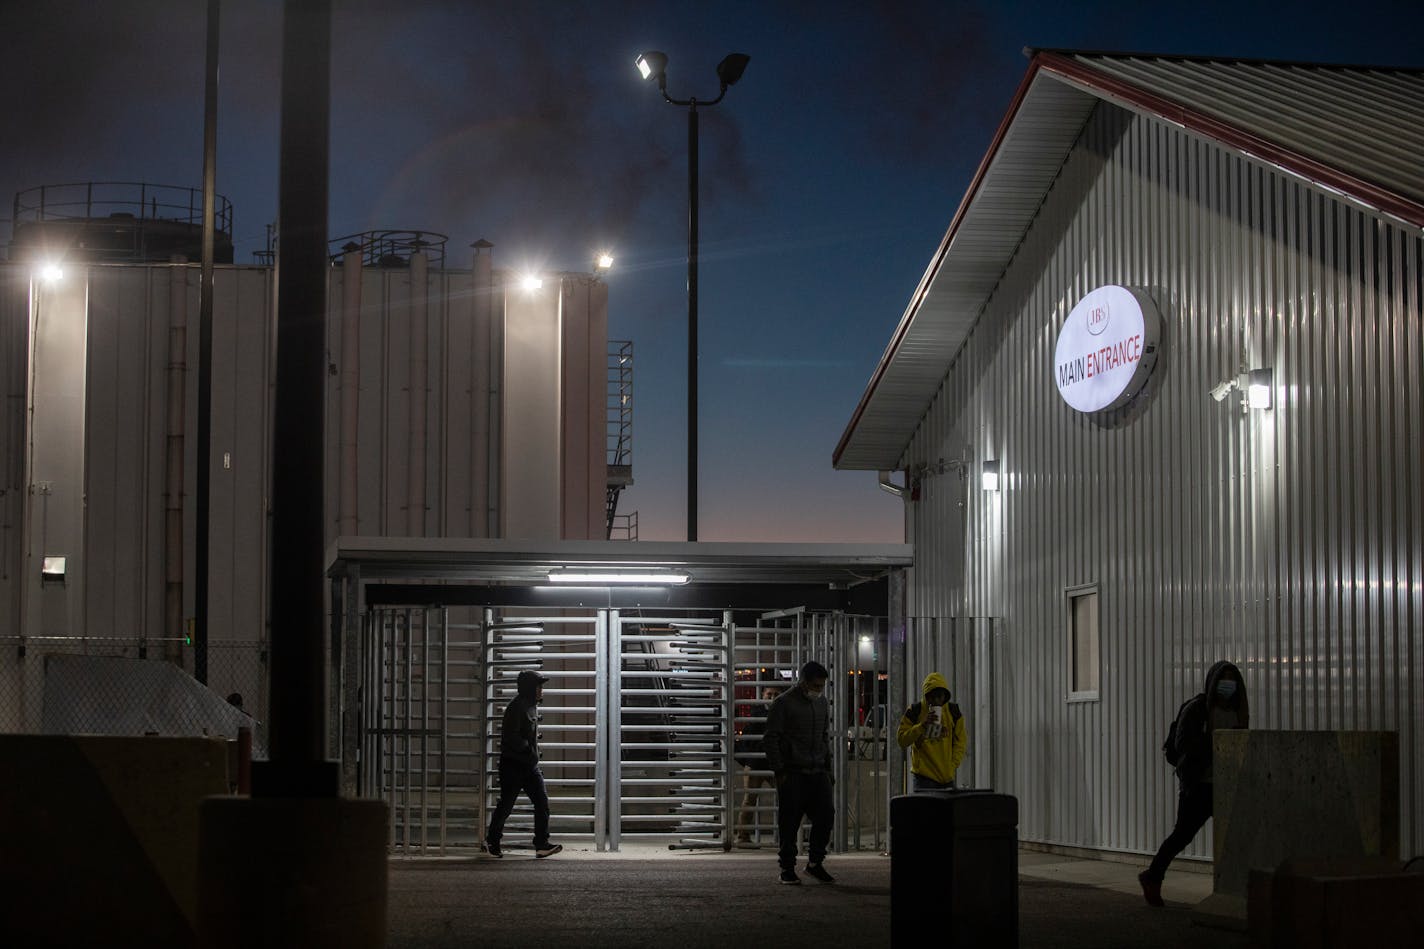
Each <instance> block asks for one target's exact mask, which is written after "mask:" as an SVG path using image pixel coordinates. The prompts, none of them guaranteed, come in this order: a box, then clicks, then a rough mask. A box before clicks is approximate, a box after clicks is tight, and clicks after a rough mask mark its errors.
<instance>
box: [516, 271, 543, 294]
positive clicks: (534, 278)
mask: <svg viewBox="0 0 1424 949" xmlns="http://www.w3.org/2000/svg"><path fill="white" fill-rule="evenodd" d="M519 285H520V286H521V287H523V288H524V289H525V290H530V291H533V290H538V289H539V288H541V287H543V286H544V278H543V277H541V276H539V275H538V274H536V273H529V274H525V275H524V276H522V277H520V278H519Z"/></svg>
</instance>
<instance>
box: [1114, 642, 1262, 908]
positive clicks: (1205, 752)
mask: <svg viewBox="0 0 1424 949" xmlns="http://www.w3.org/2000/svg"><path fill="white" fill-rule="evenodd" d="M1250 724H1251V705H1250V703H1249V702H1248V701H1247V698H1246V683H1245V681H1244V680H1243V679H1242V678H1241V670H1240V669H1238V668H1236V666H1235V665H1233V664H1232V663H1230V662H1226V661H1224V660H1223V661H1221V662H1217V663H1216V664H1215V665H1213V666H1212V667H1211V668H1210V669H1209V670H1207V674H1206V687H1205V688H1204V689H1203V690H1202V691H1201V692H1200V693H1198V694H1197V695H1194V696H1192V697H1191V698H1190V699H1187V701H1185V702H1183V703H1182V706H1181V707H1180V708H1179V709H1177V717H1176V718H1175V719H1174V720H1173V721H1172V724H1171V726H1170V727H1169V728H1168V729H1167V740H1166V741H1165V742H1163V743H1162V754H1163V756H1164V757H1165V758H1166V759H1167V763H1168V764H1170V765H1172V766H1173V767H1175V768H1176V771H1177V782H1178V785H1179V790H1178V794H1177V822H1176V824H1175V825H1174V826H1173V827H1172V832H1171V833H1170V834H1168V835H1167V839H1166V840H1164V841H1162V846H1161V847H1159V848H1157V855H1156V856H1155V857H1153V858H1152V864H1151V865H1150V866H1149V867H1148V868H1147V869H1146V870H1143V871H1142V872H1141V873H1139V874H1138V875H1137V881H1138V883H1140V884H1141V885H1142V897H1143V899H1145V900H1146V901H1147V905H1148V906H1162V905H1163V903H1162V880H1163V878H1165V877H1166V875H1167V866H1168V865H1169V864H1170V863H1171V862H1172V860H1173V859H1175V858H1176V856H1177V854H1179V853H1181V852H1182V851H1183V850H1185V849H1186V847H1187V844H1189V843H1191V842H1192V838H1193V837H1195V836H1196V835H1197V831H1199V830H1201V829H1202V827H1204V826H1206V822H1207V819H1208V818H1209V817H1211V812H1212V778H1211V735H1212V732H1214V731H1216V730H1217V729H1218V728H1249V727H1250Z"/></svg>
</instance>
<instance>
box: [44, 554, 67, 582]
mask: <svg viewBox="0 0 1424 949" xmlns="http://www.w3.org/2000/svg"><path fill="white" fill-rule="evenodd" d="M65 564H66V561H65V558H63V557H46V558H44V560H43V561H42V562H41V564H40V582H41V583H63V582H64V574H65Z"/></svg>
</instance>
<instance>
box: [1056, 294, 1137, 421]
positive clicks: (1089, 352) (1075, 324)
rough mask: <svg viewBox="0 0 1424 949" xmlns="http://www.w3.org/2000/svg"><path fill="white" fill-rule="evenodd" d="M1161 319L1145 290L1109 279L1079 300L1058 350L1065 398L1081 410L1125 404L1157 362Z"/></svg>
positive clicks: (1062, 332) (1060, 336)
mask: <svg viewBox="0 0 1424 949" xmlns="http://www.w3.org/2000/svg"><path fill="white" fill-rule="evenodd" d="M1161 325H1162V318H1161V316H1160V315H1159V314H1158V312H1157V306H1156V304H1154V303H1153V302H1152V298H1151V297H1149V296H1148V295H1147V294H1145V293H1143V292H1142V291H1140V290H1133V289H1130V288H1128V287H1119V286H1115V285H1113V284H1108V285H1106V286H1102V287H1098V288H1097V289H1096V290H1094V291H1092V292H1091V293H1089V294H1088V295H1087V296H1085V297H1083V299H1081V300H1079V301H1078V305H1077V306H1075V307H1073V311H1072V312H1071V313H1069V314H1068V318H1067V319H1066V320H1064V321H1063V328H1062V329H1060V330H1059V331H1058V347H1057V349H1056V350H1055V351H1054V354H1053V379H1054V382H1055V383H1057V385H1058V394H1059V395H1061V396H1063V401H1064V402H1067V403H1068V404H1069V405H1071V406H1072V407H1073V408H1075V409H1077V410H1078V411H1079V412H1103V411H1107V410H1110V409H1116V408H1121V407H1122V406H1124V405H1126V404H1127V403H1128V402H1129V401H1130V400H1131V399H1132V397H1133V396H1134V395H1136V394H1137V393H1138V392H1139V391H1140V390H1141V389H1142V387H1143V385H1145V384H1146V382H1147V379H1148V377H1149V376H1151V375H1152V368H1153V366H1155V365H1156V364H1157V340H1158V336H1159V335H1160V333H1161Z"/></svg>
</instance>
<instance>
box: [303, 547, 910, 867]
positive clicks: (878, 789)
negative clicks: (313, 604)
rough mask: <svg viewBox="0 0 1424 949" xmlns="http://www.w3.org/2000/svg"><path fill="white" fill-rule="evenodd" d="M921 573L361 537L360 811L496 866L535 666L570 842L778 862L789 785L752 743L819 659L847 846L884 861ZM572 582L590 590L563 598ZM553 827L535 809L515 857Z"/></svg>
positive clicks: (335, 652)
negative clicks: (499, 825) (513, 726)
mask: <svg viewBox="0 0 1424 949" xmlns="http://www.w3.org/2000/svg"><path fill="white" fill-rule="evenodd" d="M912 559H913V558H912V551H911V549H910V548H909V547H908V546H906V545H900V544H892V545H860V544H856V545H848V544H708V543H700V544H685V543H664V542H639V543H621V542H616V541H558V542H548V543H538V542H520V541H501V540H471V539H413V540H401V539H396V538H341V539H339V540H338V541H337V543H336V545H335V546H334V547H333V549H332V551H331V553H330V555H329V564H328V575H329V576H330V578H331V584H332V587H331V604H332V612H331V616H332V628H331V642H332V648H331V652H330V655H331V667H330V676H331V682H332V689H331V690H330V694H331V696H332V705H331V708H330V713H329V721H330V722H331V723H332V725H333V730H332V733H331V736H330V737H331V745H332V754H333V756H334V757H338V758H339V759H340V760H341V762H342V768H343V772H342V774H343V783H344V787H345V789H346V793H349V794H360V795H363V796H372V797H380V798H382V799H384V800H385V801H387V803H388V804H389V805H390V808H391V816H392V819H391V829H390V837H389V842H390V847H391V849H392V852H393V853H399V854H407V855H411V854H421V853H431V852H448V851H450V850H451V849H452V848H453V849H457V850H458V849H459V848H464V849H465V850H466V851H467V852H470V851H474V850H475V849H477V848H478V847H479V845H480V843H481V842H482V839H483V836H484V833H483V832H484V828H485V827H486V826H487V824H488V817H489V812H490V811H491V810H492V808H493V807H494V803H495V800H496V798H497V796H498V787H497V783H498V749H499V728H500V719H501V717H502V713H503V711H504V708H505V706H506V705H507V703H508V702H509V700H510V698H511V697H512V696H513V693H514V680H515V677H516V676H517V675H518V674H519V672H520V671H522V670H525V669H535V670H538V671H539V672H541V673H542V674H544V675H546V676H548V677H549V678H550V682H549V683H548V685H547V686H546V687H545V691H544V701H543V703H542V705H541V714H542V721H541V726H540V731H541V740H540V746H541V750H542V753H543V761H542V763H541V767H542V769H543V772H544V776H545V779H546V782H547V783H548V786H549V792H550V797H551V799H552V806H553V820H552V829H553V833H554V835H555V836H556V838H557V839H559V840H560V841H563V842H573V843H578V842H583V843H584V844H585V846H588V847H591V848H592V849H594V850H595V851H603V850H609V851H611V850H617V849H619V847H620V846H622V845H624V844H625V843H633V842H640V843H650V844H654V845H656V846H660V847H661V846H666V847H669V848H671V849H673V850H681V849H686V850H694V849H702V848H709V849H716V848H723V849H730V848H733V847H741V846H745V847H751V848H755V847H760V846H773V845H774V838H775V819H774V815H775V796H774V790H773V788H772V785H771V782H770V781H769V778H770V772H769V771H768V770H767V769H766V767H765V758H764V755H763V754H762V753H761V752H760V751H758V750H755V749H752V748H748V746H747V743H746V742H743V743H742V744H741V746H740V747H739V745H738V741H737V739H738V738H739V737H743V736H744V735H749V734H752V733H755V732H756V731H757V730H758V725H759V719H761V718H762V717H764V715H765V711H766V707H767V705H768V704H769V702H770V700H771V696H772V695H773V694H774V693H773V692H772V691H769V690H775V689H779V688H786V687H790V686H791V685H793V684H794V682H795V680H796V676H797V673H798V671H799V669H800V668H801V666H802V665H803V664H804V663H805V662H806V661H807V660H810V659H815V660H816V661H818V662H821V663H822V664H824V665H825V666H826V667H827V668H828V669H829V670H830V671H831V675H832V680H831V688H829V689H828V690H827V695H828V697H829V699H830V702H831V710H832V725H831V727H832V729H833V731H832V750H833V753H834V765H835V769H836V779H837V780H836V794H837V820H836V827H835V831H834V836H833V838H832V846H833V847H834V848H835V849H836V850H838V851H846V850H851V849H876V850H883V849H884V848H885V847H886V845H887V843H888V841H887V834H886V823H887V821H886V815H887V812H888V805H889V798H890V793H891V789H892V787H899V786H900V784H901V778H902V776H901V774H900V763H901V758H900V756H899V755H898V753H889V754H887V749H888V747H889V735H888V734H887V730H886V727H885V726H886V724H887V721H886V718H887V716H886V709H887V708H894V707H895V706H896V705H897V704H898V703H899V700H900V696H901V695H902V694H903V693H904V691H905V689H904V686H903V684H901V683H898V682H897V681H896V676H895V675H894V674H892V672H891V669H892V667H894V666H895V661H894V658H895V657H897V656H898V657H900V658H901V659H903V657H904V654H905V650H904V644H905V640H904V635H903V632H904V619H903V616H902V615H901V610H900V607H899V606H898V604H900V603H902V602H903V590H904V584H903V577H902V571H903V570H904V569H906V568H907V567H909V565H910V564H911V562H912ZM571 568H576V569H574V570H572V571H571ZM570 572H575V573H577V574H578V575H579V580H578V585H576V586H575V585H570V584H568V583H558V584H555V583H553V582H552V581H554V580H567V577H566V574H568V573H570ZM622 575H633V576H636V577H638V578H640V579H639V580H637V581H636V584H635V585H631V584H630V585H622V584H621V583H620V581H622V580H623V579H624V577H623V576H622ZM649 577H652V578H653V580H651V581H650V580H649V579H648V578H649ZM670 577H675V578H676V580H677V581H679V583H678V585H672V584H668V585H662V586H658V585H651V584H653V583H655V582H656V581H657V580H659V579H668V578H670ZM891 630H899V631H900V632H899V633H898V634H895V635H892V633H891ZM897 751H898V749H897ZM738 759H741V760H740V761H739V760H738ZM531 824H532V814H531V812H530V810H529V808H528V805H527V804H526V803H524V802H521V806H520V807H519V808H516V810H515V812H514V814H513V815H512V817H511V818H510V821H509V822H508V824H507V825H506V830H507V834H508V837H507V840H506V843H509V844H517V843H518V841H520V840H521V838H523V837H524V836H526V835H528V836H532V828H531Z"/></svg>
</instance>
